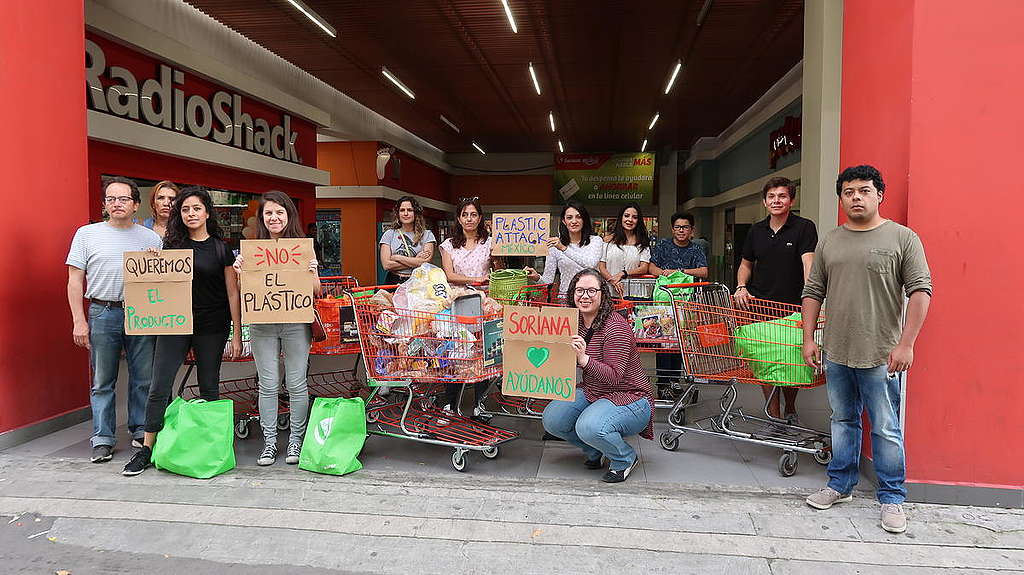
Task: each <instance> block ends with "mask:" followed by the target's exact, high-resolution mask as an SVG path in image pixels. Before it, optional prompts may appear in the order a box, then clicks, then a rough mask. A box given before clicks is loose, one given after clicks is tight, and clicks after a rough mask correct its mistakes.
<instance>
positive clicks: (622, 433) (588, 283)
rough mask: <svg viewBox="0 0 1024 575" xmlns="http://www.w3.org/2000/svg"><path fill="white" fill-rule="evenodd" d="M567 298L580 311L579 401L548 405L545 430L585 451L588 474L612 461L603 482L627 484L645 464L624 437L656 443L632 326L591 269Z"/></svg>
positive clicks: (572, 285) (650, 403)
mask: <svg viewBox="0 0 1024 575" xmlns="http://www.w3.org/2000/svg"><path fill="white" fill-rule="evenodd" d="M566 293H567V295H568V296H569V297H570V298H572V299H571V300H570V301H571V302H572V303H571V305H572V306H573V307H575V308H577V309H579V310H580V324H579V334H580V335H577V336H574V337H573V341H572V347H573V349H574V350H575V351H576V365H577V366H579V368H578V369H577V374H578V375H577V384H576V399H575V401H552V402H551V403H549V404H548V406H547V408H545V409H544V429H545V430H547V431H548V433H551V434H552V435H556V436H558V437H561V438H562V439H565V440H566V441H568V442H569V443H572V444H573V445H576V446H579V447H580V448H582V449H583V454H584V456H585V457H586V459H585V460H584V461H583V465H584V466H586V468H587V469H601V467H603V458H607V459H608V460H609V466H608V471H607V472H606V473H605V474H604V476H603V477H602V478H601V479H602V480H603V481H605V482H607V483H618V482H620V481H625V480H626V478H627V477H629V474H630V473H632V471H633V470H634V469H636V466H637V464H638V463H639V461H640V459H639V456H638V455H637V453H636V451H635V450H634V449H633V448H632V447H631V446H630V445H629V444H628V443H626V441H625V440H624V439H623V438H624V437H627V436H630V435H636V434H638V433H639V434H640V437H643V438H644V439H654V413H653V411H654V395H653V390H652V388H651V384H650V381H649V380H648V378H647V373H646V372H645V371H644V368H643V365H641V363H640V354H639V353H638V352H637V349H636V341H635V340H634V339H633V329H632V327H631V326H630V325H629V323H627V322H626V320H625V319H624V318H623V317H622V315H621V314H618V313H614V312H613V311H612V288H611V284H609V283H608V281H607V280H605V279H604V278H603V277H601V274H600V272H598V271H597V270H594V269H586V270H583V271H581V272H579V273H577V274H576V277H574V278H572V281H571V282H570V283H569V287H568V289H567V290H566ZM581 373H582V375H579V374H581ZM602 456H603V457H602Z"/></svg>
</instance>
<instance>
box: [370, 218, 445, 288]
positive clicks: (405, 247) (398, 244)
mask: <svg viewBox="0 0 1024 575" xmlns="http://www.w3.org/2000/svg"><path fill="white" fill-rule="evenodd" d="M403 236H404V238H403ZM378 243H381V244H387V245H389V246H391V253H393V254H395V255H396V256H405V257H407V258H414V257H416V254H418V253H420V252H421V251H423V248H424V247H425V246H426V245H427V244H429V243H437V239H435V238H434V232H432V231H430V230H425V231H424V232H423V237H421V238H420V241H419V242H415V243H414V242H413V235H412V234H409V233H404V232H402V231H401V230H396V229H394V228H392V229H389V230H385V231H384V234H383V235H382V236H381V237H380V242H378ZM394 273H396V274H398V275H400V276H402V277H409V276H410V275H412V269H411V268H410V269H400V270H395V271H394Z"/></svg>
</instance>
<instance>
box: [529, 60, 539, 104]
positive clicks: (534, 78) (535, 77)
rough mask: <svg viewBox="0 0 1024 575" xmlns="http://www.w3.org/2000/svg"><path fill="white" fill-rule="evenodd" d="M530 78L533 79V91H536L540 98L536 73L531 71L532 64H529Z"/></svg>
mask: <svg viewBox="0 0 1024 575" xmlns="http://www.w3.org/2000/svg"><path fill="white" fill-rule="evenodd" d="M530 77H531V78H533V89H534V90H537V95H538V96H540V82H538V81H537V72H535V71H534V70H533V62H530Z"/></svg>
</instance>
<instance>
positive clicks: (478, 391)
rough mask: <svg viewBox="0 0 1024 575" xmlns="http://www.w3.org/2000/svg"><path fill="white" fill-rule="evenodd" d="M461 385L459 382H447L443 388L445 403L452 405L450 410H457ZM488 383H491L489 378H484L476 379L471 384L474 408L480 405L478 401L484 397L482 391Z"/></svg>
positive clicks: (483, 391) (480, 401)
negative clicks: (476, 380)
mask: <svg viewBox="0 0 1024 575" xmlns="http://www.w3.org/2000/svg"><path fill="white" fill-rule="evenodd" d="M463 385H464V384H461V383H449V384H447V387H446V389H445V394H444V397H445V403H447V404H448V405H450V406H452V411H455V412H459V405H458V402H459V391H461V390H462V386H463ZM489 385H491V380H490V379H485V380H483V381H478V382H476V383H475V384H474V385H473V399H474V400H475V401H474V402H473V407H474V408H476V406H477V405H480V403H482V402H483V400H484V398H485V397H486V396H485V395H484V393H485V392H486V391H487V387H488V386H489ZM469 415H473V414H472V413H470V414H469Z"/></svg>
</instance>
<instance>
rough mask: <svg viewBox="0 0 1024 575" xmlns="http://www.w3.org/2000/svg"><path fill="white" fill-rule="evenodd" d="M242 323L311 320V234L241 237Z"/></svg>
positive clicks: (312, 281) (312, 257) (312, 254)
mask: <svg viewBox="0 0 1024 575" xmlns="http://www.w3.org/2000/svg"><path fill="white" fill-rule="evenodd" d="M241 255H242V282H241V283H242V323H247V324H255V323H311V322H312V321H313V301H314V299H313V283H314V280H313V273H312V272H310V271H309V262H310V260H312V259H314V258H315V257H316V256H315V255H314V253H313V239H312V238H290V239H279V240H242V242H241Z"/></svg>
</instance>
